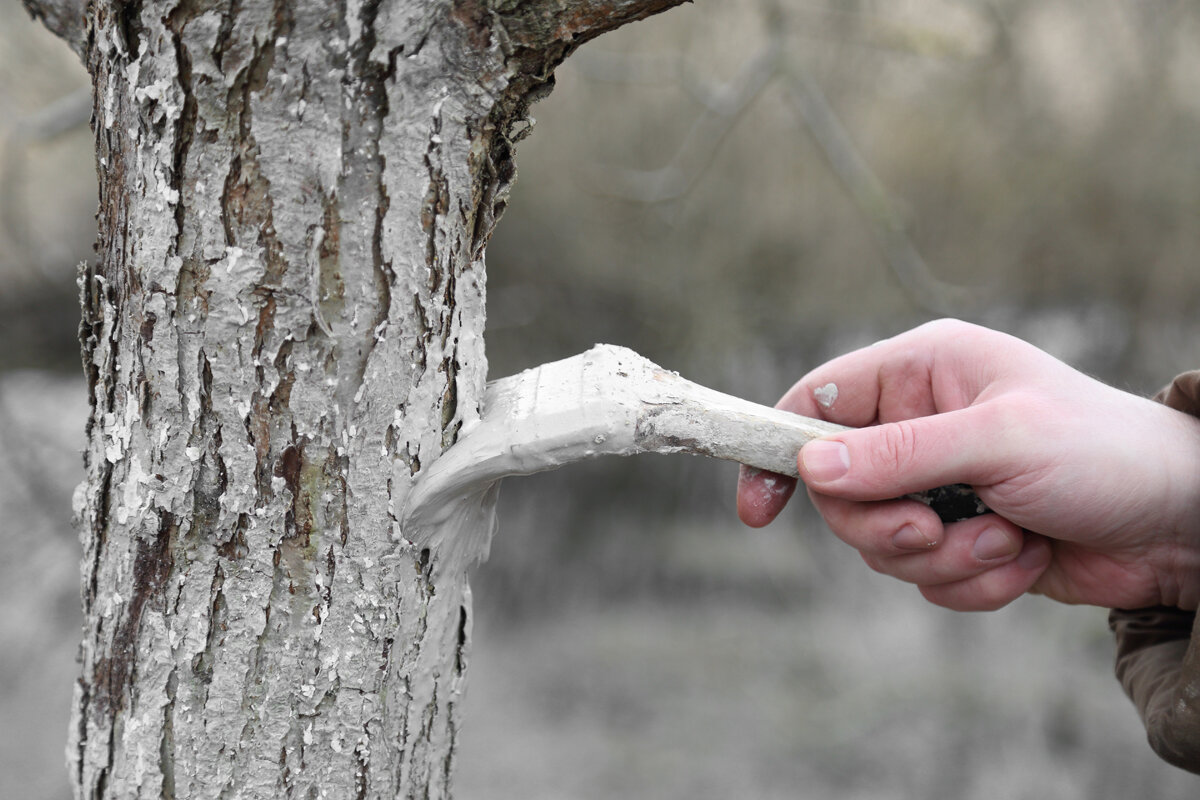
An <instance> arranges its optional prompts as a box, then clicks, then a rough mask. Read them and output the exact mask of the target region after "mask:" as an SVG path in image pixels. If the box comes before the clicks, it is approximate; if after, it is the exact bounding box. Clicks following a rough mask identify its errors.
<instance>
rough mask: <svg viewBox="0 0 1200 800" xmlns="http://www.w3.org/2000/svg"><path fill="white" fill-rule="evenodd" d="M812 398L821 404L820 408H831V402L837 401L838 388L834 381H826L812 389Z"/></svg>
mask: <svg viewBox="0 0 1200 800" xmlns="http://www.w3.org/2000/svg"><path fill="white" fill-rule="evenodd" d="M813 398H814V399H815V400H816V401H817V403H818V404H819V405H820V406H821V408H833V404H834V403H836V402H837V398H838V388H837V384H836V383H827V384H825V385H824V386H820V387H818V388H816V389H813Z"/></svg>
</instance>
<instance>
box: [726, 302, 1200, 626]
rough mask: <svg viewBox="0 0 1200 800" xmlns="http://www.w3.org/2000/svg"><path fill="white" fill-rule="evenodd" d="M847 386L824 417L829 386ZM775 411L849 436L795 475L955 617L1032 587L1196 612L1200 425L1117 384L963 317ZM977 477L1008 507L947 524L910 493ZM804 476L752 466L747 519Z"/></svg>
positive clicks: (835, 518) (810, 387) (806, 455)
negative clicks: (836, 426)
mask: <svg viewBox="0 0 1200 800" xmlns="http://www.w3.org/2000/svg"><path fill="white" fill-rule="evenodd" d="M830 383H832V384H834V385H835V386H836V387H837V393H836V399H835V400H834V401H833V402H831V403H828V407H826V405H824V404H822V403H821V402H819V401H818V400H817V396H816V395H815V394H814V392H816V391H817V390H819V389H820V390H822V394H821V396H822V397H823V398H826V399H827V398H828V397H829V394H826V393H824V390H823V387H826V386H827V385H828V384H830ZM777 407H778V408H782V409H785V410H787V411H792V412H794V413H797V414H803V415H805V416H810V417H819V418H821V419H826V420H829V421H831V422H837V423H840V424H843V425H850V426H854V427H858V428H863V429H862V430H854V431H846V432H844V433H839V434H835V435H832V436H827V437H824V438H822V439H818V440H816V441H814V442H810V443H809V444H807V445H805V447H804V448H803V449H802V450H801V451H800V456H799V470H800V476H801V478H802V480H803V481H804V482H805V483H806V484H807V486H808V489H809V495H810V497H811V498H812V501H813V503H814V505H815V506H816V508H817V510H818V511H819V512H820V513H821V515H822V516H823V517H824V518H825V520H826V522H827V523H828V524H829V527H830V528H831V529H832V530H833V532H834V533H835V534H836V535H837V536H838V537H839V538H841V539H842V540H844V541H845V542H847V543H848V544H850V545H851V546H853V547H855V548H856V549H858V550H859V552H860V553H861V554H862V556H863V559H864V560H865V561H866V562H867V564H868V565H870V566H871V567H872V568H873V569H875V570H877V571H879V572H882V573H885V574H888V575H892V576H894V577H896V578H899V579H901V580H905V581H909V582H911V583H914V584H916V585H917V586H918V587H920V590H921V593H922V594H923V595H924V596H925V597H926V598H927V599H928V600H930V601H931V602H934V603H937V604H938V605H943V606H947V607H949V608H954V609H958V610H963V611H966V610H985V609H994V608H999V607H1001V606H1003V605H1005V604H1007V603H1009V602H1011V601H1012V600H1014V599H1015V598H1017V597H1018V596H1020V595H1021V594H1023V593H1025V592H1027V591H1033V592H1038V593H1041V594H1045V595H1047V596H1049V597H1052V598H1054V599H1056V600H1060V601H1062V602H1067V603H1090V604H1095V605H1100V606H1107V607H1121V608H1138V607H1142V606H1148V605H1158V604H1161V605H1177V606H1179V607H1181V608H1186V609H1195V608H1196V607H1197V605H1198V603H1200V513H1198V512H1200V420H1197V419H1196V418H1193V417H1191V416H1188V415H1186V414H1183V413H1180V412H1177V411H1174V410H1172V409H1169V408H1167V407H1165V406H1162V405H1160V404H1157V403H1154V402H1152V401H1150V400H1147V399H1144V398H1140V397H1137V396H1134V395H1131V394H1128V393H1126V392H1122V391H1120V390H1117V389H1114V388H1112V387H1110V386H1106V385H1105V384H1102V383H1100V382H1099V381H1096V380H1094V379H1092V378H1089V377H1088V376H1086V375H1084V374H1082V373H1080V372H1078V371H1076V370H1074V369H1072V368H1071V367H1068V366H1067V365H1066V364H1063V363H1062V362H1060V361H1058V360H1057V359H1055V358H1053V357H1052V356H1050V355H1048V354H1046V353H1044V352H1042V351H1041V350H1038V349H1037V348H1035V347H1033V346H1032V345H1029V344H1027V343H1025V342H1022V341H1021V340H1019V339H1015V338H1013V337H1011V336H1008V335H1005V334H1001V333H997V332H995V331H991V330H988V329H986V328H981V327H978V326H974V325H969V324H967V323H963V322H958V321H955V320H942V321H939V322H934V323H930V324H927V325H924V326H922V327H920V328H917V329H915V330H912V331H909V332H907V333H903V334H901V335H899V336H896V337H894V338H892V339H888V340H885V341H882V342H879V343H877V344H875V345H872V346H871V347H867V348H864V349H862V350H859V351H856V352H853V353H850V354H848V355H845V356H842V357H840V358H837V359H834V360H833V361H830V362H829V363H827V364H825V365H823V366H821V367H818V368H817V369H815V370H814V371H812V372H810V373H809V374H808V375H806V376H805V377H804V378H802V379H801V380H800V381H799V382H798V383H796V385H795V386H793V387H792V388H791V389H790V390H789V391H788V392H787V394H785V395H784V396H783V398H782V399H781V400H780V401H779V403H778V404H777ZM951 483H967V484H970V485H971V486H973V487H974V488H975V490H976V492H977V493H978V494H979V496H980V497H981V498H982V499H983V501H984V502H985V503H987V505H988V506H989V508H991V509H992V511H993V512H994V513H991V514H985V515H983V516H980V517H976V518H974V519H970V520H965V521H962V522H955V523H950V524H946V525H943V523H942V522H941V521H940V520H939V519H938V517H937V515H936V514H935V513H934V512H933V511H932V510H930V509H929V508H927V507H925V506H923V505H922V504H920V503H917V502H914V501H911V500H904V499H893V498H899V497H901V496H902V495H905V494H907V493H909V492H913V491H918V490H923V489H929V488H933V487H936V486H942V485H945V484H951ZM795 485H796V484H795V481H794V480H793V479H790V478H785V477H783V476H780V475H772V474H770V473H763V472H758V471H755V470H750V469H745V468H744V469H743V471H742V476H741V478H740V480H739V482H738V514H739V516H740V517H741V519H742V521H744V522H745V523H746V524H748V525H751V526H754V527H759V526H762V525H766V524H767V523H768V522H770V521H771V520H772V519H774V518H775V516H776V515H777V514H778V513H779V512H780V511H781V510H782V508H783V507H784V505H785V504H786V503H787V501H788V498H789V497H790V496H791V494H792V490H793V489H794V488H795Z"/></svg>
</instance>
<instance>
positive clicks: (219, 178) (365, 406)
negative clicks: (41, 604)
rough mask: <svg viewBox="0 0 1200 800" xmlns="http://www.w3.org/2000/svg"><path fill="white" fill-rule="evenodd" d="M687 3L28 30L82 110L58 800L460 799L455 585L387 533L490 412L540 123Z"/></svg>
mask: <svg viewBox="0 0 1200 800" xmlns="http://www.w3.org/2000/svg"><path fill="white" fill-rule="evenodd" d="M677 2H679V0H526V1H525V2H515V1H513V0H487V1H486V2H485V0H453V2H451V1H447V0H439V1H438V2H432V1H431V0H385V1H384V2H379V1H378V0H358V1H357V2H356V1H355V0H347V2H344V3H343V2H334V3H329V2H324V1H323V0H277V1H276V2H266V0H178V2H148V1H145V0H130V1H128V2H123V1H122V0H92V2H91V3H90V4H89V5H88V6H87V11H86V19H85V18H84V12H83V10H82V6H81V5H79V4H77V3H76V2H75V0H26V4H27V5H28V6H30V8H31V10H32V11H33V13H34V14H35V15H37V16H40V17H42V18H43V19H44V20H45V21H46V23H47V25H48V26H49V27H50V28H51V29H52V30H55V31H56V32H58V33H60V34H61V35H63V36H64V37H66V38H67V39H68V40H69V41H70V43H71V44H72V46H73V47H74V48H75V49H76V50H77V52H79V53H80V54H81V56H82V57H83V58H84V60H85V62H86V64H87V67H88V69H89V70H90V72H91V74H92V77H93V82H94V89H95V94H94V110H93V128H94V131H95V135H96V147H97V156H98V170H99V176H100V215H99V221H100V226H99V227H100V235H99V245H98V251H99V261H98V263H97V264H96V265H95V266H93V267H87V268H85V269H84V270H83V272H82V274H81V277H80V290H81V299H82V304H83V312H84V316H83V323H82V335H83V339H84V362H85V367H86V370H87V373H88V381H89V386H90V391H91V402H92V415H91V419H90V422H89V427H88V435H89V439H88V441H89V444H88V449H87V453H86V460H87V469H88V479H87V482H86V483H85V484H84V485H83V486H81V488H80V490H79V492H78V495H77V498H76V506H77V508H76V510H77V512H78V515H79V518H80V520H81V528H82V541H83V546H84V559H83V569H82V572H83V575H82V578H83V603H84V610H85V614H86V624H85V630H84V639H83V644H82V648H81V665H82V666H81V670H82V671H81V676H80V678H79V681H78V684H77V686H76V689H75V710H74V719H73V722H72V732H71V741H70V744H69V746H68V756H69V761H70V765H71V770H72V780H73V783H74V788H75V793H76V796H77V797H82V798H110V797H111V798H132V797H170V798H174V797H223V798H224V797H230V798H232V797H239V798H243V797H244V798H251V797H255V798H260V797H261V798H282V797H300V798H315V797H337V798H342V797H347V798H348V797H356V798H361V797H432V798H438V797H445V796H447V795H448V793H449V782H450V777H451V773H452V769H453V764H454V751H455V741H456V731H457V728H458V724H459V714H458V711H457V704H458V701H459V699H460V697H461V695H462V691H463V681H464V677H465V669H466V660H467V652H468V648H469V642H470V630H471V612H470V596H469V590H468V588H467V583H466V578H465V575H464V571H463V568H462V566H461V565H462V564H464V563H466V561H469V558H468V559H465V560H460V561H456V562H455V564H454V565H453V568H443V567H442V566H441V565H439V564H438V563H437V562H438V555H437V552H436V551H431V549H429V548H428V547H426V546H423V545H421V544H414V543H413V542H412V541H411V540H410V538H409V537H408V536H407V535H406V533H407V532H406V530H405V529H404V526H403V525H401V522H400V509H401V508H402V507H403V506H404V504H405V499H406V497H407V495H408V493H409V491H410V488H411V485H412V483H413V481H414V480H415V478H416V477H417V476H419V475H420V474H421V470H422V469H423V468H424V467H425V466H426V465H428V464H430V463H432V462H433V461H434V460H435V459H436V458H437V457H438V456H439V455H440V453H441V452H442V451H443V450H444V449H445V448H446V447H448V446H449V445H450V444H452V443H453V442H454V440H455V438H456V435H457V433H458V432H459V431H460V429H461V428H462V427H463V426H464V425H470V424H472V422H473V421H474V420H475V419H476V417H477V416H478V409H479V403H480V399H481V395H482V391H483V385H484V378H485V374H486V362H485V358H484V352H483V338H482V335H483V325H484V271H483V251H484V245H485V243H486V241H487V239H488V237H489V236H490V234H491V231H492V228H493V226H494V224H495V220H496V217H497V216H498V215H499V213H500V212H501V210H502V209H503V206H504V201H505V197H506V194H507V192H508V189H509V185H510V183H511V181H512V179H513V176H514V166H513V160H512V142H513V140H514V139H515V138H516V134H517V132H519V131H521V130H522V129H523V127H524V126H525V124H526V123H525V111H526V109H527V106H528V104H529V103H530V102H531V101H532V100H533V99H535V98H536V97H537V96H539V94H540V93H544V92H545V91H547V90H548V89H549V88H550V85H551V80H552V78H551V74H552V70H553V68H554V67H555V66H556V65H557V64H558V63H559V62H560V61H561V60H562V59H563V58H564V57H566V55H567V54H569V53H570V52H571V51H572V50H573V49H574V48H575V47H577V46H578V45H579V44H581V43H582V42H583V41H586V40H587V39H588V38H591V37H592V36H595V35H597V34H599V33H601V32H603V31H605V30H607V29H610V28H613V27H616V26H617V25H619V24H621V23H623V22H626V21H629V20H632V19H637V18H640V17H643V16H646V15H648V14H650V13H653V12H656V11H658V10H661V9H664V8H666V7H669V6H671V5H674V4H676V3H677ZM485 516H486V515H485ZM472 519H473V520H474V522H473V524H476V525H478V526H480V528H481V529H487V528H488V527H489V526H490V520H489V519H486V518H479V517H478V516H476V517H472ZM477 534H478V531H476V532H475V535H473V536H472V539H471V540H472V541H473V542H476V544H475V545H473V547H475V548H476V550H477V551H480V550H481V549H482V548H483V547H486V536H481V535H477ZM446 535H448V534H447V533H446V532H443V533H442V538H444V537H445V536H446ZM478 554H479V553H478V552H476V553H474V554H468V556H470V555H478Z"/></svg>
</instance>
